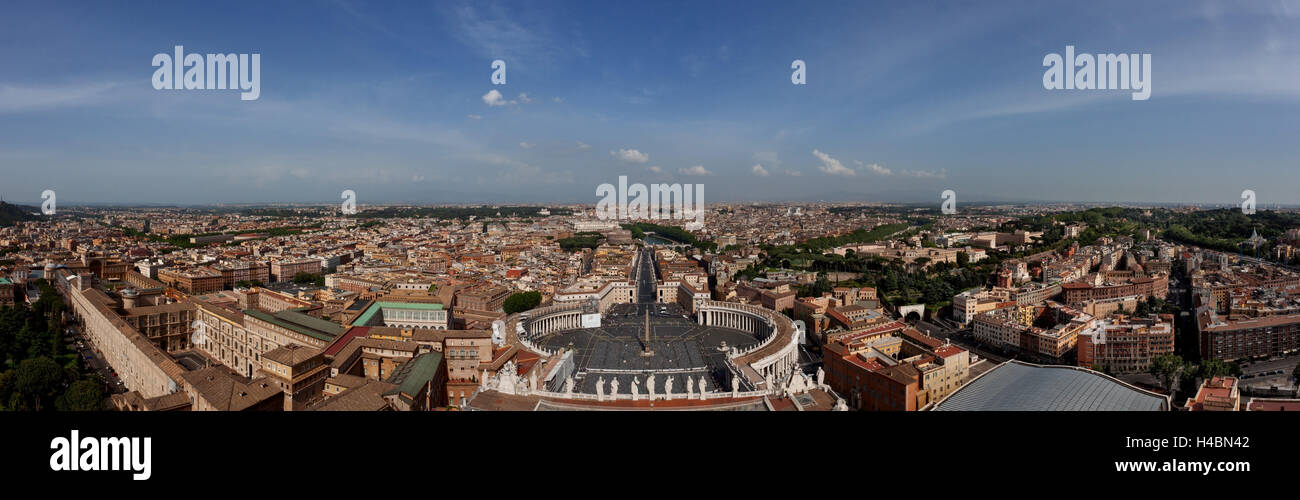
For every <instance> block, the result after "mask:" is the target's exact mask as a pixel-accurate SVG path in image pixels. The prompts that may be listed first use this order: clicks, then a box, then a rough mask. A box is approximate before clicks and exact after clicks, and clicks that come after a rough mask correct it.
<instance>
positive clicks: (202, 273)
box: [158, 267, 224, 295]
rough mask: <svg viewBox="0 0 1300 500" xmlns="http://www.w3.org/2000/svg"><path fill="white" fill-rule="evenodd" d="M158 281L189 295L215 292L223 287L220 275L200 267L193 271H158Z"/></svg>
mask: <svg viewBox="0 0 1300 500" xmlns="http://www.w3.org/2000/svg"><path fill="white" fill-rule="evenodd" d="M158 281H161V282H163V283H164V284H166V285H168V286H171V287H173V288H175V289H177V290H180V291H182V292H185V293H188V294H190V295H203V294H206V293H212V292H217V291H221V290H222V288H223V287H224V283H223V282H222V280H221V273H219V272H217V271H214V270H212V269H208V268H202V267H200V268H194V269H163V270H160V271H158Z"/></svg>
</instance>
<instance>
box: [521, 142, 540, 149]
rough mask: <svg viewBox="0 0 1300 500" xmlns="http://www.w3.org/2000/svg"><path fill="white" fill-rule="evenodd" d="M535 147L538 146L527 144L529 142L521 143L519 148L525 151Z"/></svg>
mask: <svg viewBox="0 0 1300 500" xmlns="http://www.w3.org/2000/svg"><path fill="white" fill-rule="evenodd" d="M533 146H536V144H531V143H527V142H520V143H519V147H521V148H524V149H533Z"/></svg>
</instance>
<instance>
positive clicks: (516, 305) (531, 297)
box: [501, 290, 542, 314]
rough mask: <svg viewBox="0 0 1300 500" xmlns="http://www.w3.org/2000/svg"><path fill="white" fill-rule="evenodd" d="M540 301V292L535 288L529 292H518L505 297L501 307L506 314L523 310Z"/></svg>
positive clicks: (532, 306) (535, 305)
mask: <svg viewBox="0 0 1300 500" xmlns="http://www.w3.org/2000/svg"><path fill="white" fill-rule="evenodd" d="M541 303H542V292H538V291H536V290H534V291H531V292H520V293H516V294H514V295H511V296H509V297H507V298H506V301H505V303H503V304H502V305H501V308H502V309H504V310H505V312H506V314H514V313H517V312H524V311H527V310H529V309H532V308H534V307H537V305H538V304H541Z"/></svg>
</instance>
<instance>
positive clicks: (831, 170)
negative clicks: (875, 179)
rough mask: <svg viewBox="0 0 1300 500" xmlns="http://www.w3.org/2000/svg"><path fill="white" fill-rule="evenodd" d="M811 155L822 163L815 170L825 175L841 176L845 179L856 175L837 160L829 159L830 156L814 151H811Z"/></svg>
mask: <svg viewBox="0 0 1300 500" xmlns="http://www.w3.org/2000/svg"><path fill="white" fill-rule="evenodd" d="M812 154H813V156H815V157H817V159H818V160H821V162H822V164H821V165H819V166H818V167H817V170H821V171H822V172H823V173H825V174H828V175H842V176H845V177H852V176H855V175H858V173H857V172H855V171H854V170H853V169H851V168H849V167H846V166H844V164H843V163H840V161H839V160H837V159H835V158H833V157H831V155H828V154H826V153H823V152H821V151H818V150H816V149H814V150H813V152H812Z"/></svg>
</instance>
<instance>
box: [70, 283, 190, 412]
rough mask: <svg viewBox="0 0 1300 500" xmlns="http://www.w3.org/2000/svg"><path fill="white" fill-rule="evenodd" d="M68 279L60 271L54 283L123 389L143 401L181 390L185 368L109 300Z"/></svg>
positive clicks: (96, 290) (91, 289)
mask: <svg viewBox="0 0 1300 500" xmlns="http://www.w3.org/2000/svg"><path fill="white" fill-rule="evenodd" d="M70 276H72V275H71V274H70V273H69V272H68V271H66V270H60V271H59V273H58V275H57V280H56V281H55V282H56V283H62V284H64V285H62V286H60V287H59V288H60V289H61V290H62V291H64V296H65V299H66V300H67V303H68V306H69V309H70V310H71V311H72V313H73V314H74V315H75V316H76V317H77V319H78V320H79V321H80V322H81V324H82V327H83V332H84V333H85V334H86V336H87V337H89V338H90V339H91V341H92V342H93V343H94V344H95V346H96V347H97V348H99V350H100V351H101V352H102V354H103V356H104V359H105V361H107V362H108V364H109V365H110V366H112V367H113V370H114V371H116V372H117V376H118V378H119V379H121V380H122V383H123V384H124V385H126V388H127V389H128V390H131V391H135V392H138V393H139V394H140V395H141V396H142V397H143V398H146V399H147V398H156V397H159V396H166V395H168V394H172V393H175V392H178V391H180V390H181V386H180V384H179V381H180V380H181V375H182V374H183V373H185V369H184V368H183V367H181V365H180V364H178V363H176V361H174V360H173V359H172V358H171V356H168V355H167V353H166V352H164V351H163V350H162V349H159V347H158V345H157V344H155V343H154V342H152V341H150V340H149V339H148V338H147V337H145V336H144V335H143V334H141V333H140V332H139V331H137V330H136V329H135V328H132V327H131V325H130V324H128V323H127V322H126V321H125V320H123V319H122V317H121V315H119V314H118V312H117V310H116V305H117V304H116V302H115V301H114V300H113V299H112V298H111V297H109V296H108V295H107V294H105V293H104V292H103V291H101V290H98V289H95V288H89V287H86V286H85V284H84V283H83V282H82V279H81V278H80V277H72V279H71V280H69V279H68V278H69V277H70Z"/></svg>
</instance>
